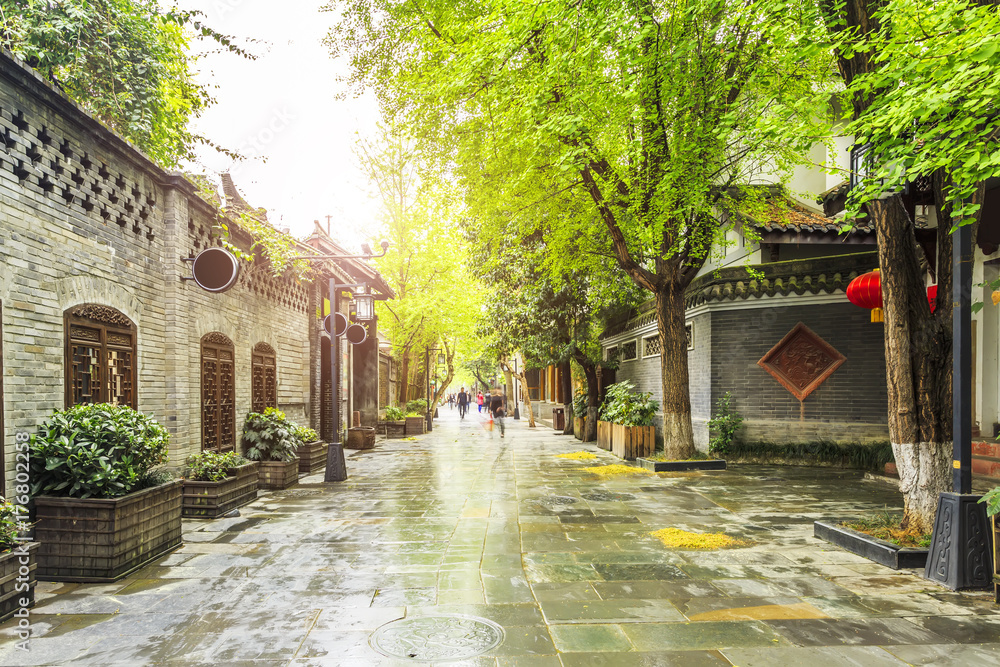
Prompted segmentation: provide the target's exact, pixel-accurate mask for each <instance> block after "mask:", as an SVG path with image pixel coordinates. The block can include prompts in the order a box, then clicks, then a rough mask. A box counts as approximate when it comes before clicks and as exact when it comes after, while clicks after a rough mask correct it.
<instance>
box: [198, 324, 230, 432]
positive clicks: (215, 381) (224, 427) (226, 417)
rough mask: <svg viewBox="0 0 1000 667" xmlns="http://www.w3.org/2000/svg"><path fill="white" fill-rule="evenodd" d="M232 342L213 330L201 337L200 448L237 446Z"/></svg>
mask: <svg viewBox="0 0 1000 667" xmlns="http://www.w3.org/2000/svg"><path fill="white" fill-rule="evenodd" d="M234 359H235V355H234V352H233V343H232V341H231V340H229V338H227V337H226V336H224V335H222V334H220V333H216V332H213V333H211V334H208V335H207V336H205V337H204V338H202V340H201V448H202V449H214V450H218V451H223V452H225V451H231V450H233V449H235V447H236V374H235V364H234Z"/></svg>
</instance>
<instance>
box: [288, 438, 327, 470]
mask: <svg viewBox="0 0 1000 667" xmlns="http://www.w3.org/2000/svg"><path fill="white" fill-rule="evenodd" d="M329 448H330V446H329V445H328V444H326V443H325V442H323V441H322V440H314V441H313V442H307V443H306V444H304V445H302V446H301V447H299V448H298V449H297V450H296V451H295V453H296V454H298V456H299V472H300V473H304V474H306V475H311V474H313V473H314V472H319V471H320V470H323V469H324V468H326V450H327V449H329Z"/></svg>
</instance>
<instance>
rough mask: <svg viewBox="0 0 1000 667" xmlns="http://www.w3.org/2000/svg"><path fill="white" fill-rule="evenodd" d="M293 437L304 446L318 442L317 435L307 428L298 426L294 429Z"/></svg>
mask: <svg viewBox="0 0 1000 667" xmlns="http://www.w3.org/2000/svg"><path fill="white" fill-rule="evenodd" d="M295 437H296V438H298V440H299V443H300V444H303V445H305V444H307V443H310V442H316V441H317V440H319V433H317V432H316V431H315V430H314V429H311V428H309V427H308V426H299V427H297V428H296V429H295Z"/></svg>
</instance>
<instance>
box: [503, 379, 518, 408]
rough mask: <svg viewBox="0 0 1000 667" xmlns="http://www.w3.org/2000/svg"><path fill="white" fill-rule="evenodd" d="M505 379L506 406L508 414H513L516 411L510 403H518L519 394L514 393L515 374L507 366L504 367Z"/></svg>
mask: <svg viewBox="0 0 1000 667" xmlns="http://www.w3.org/2000/svg"><path fill="white" fill-rule="evenodd" d="M503 379H504V386H506V387H507V405H506V406H504V407H505V409H506V410H507V415H508V416H513V414H514V411H513V410H512V409H511V407H510V404H511V403H513V404H514V405H517V396H515V395H514V374H513V373H511V372H510V371H509V370H507V369H506V368H505V369H503Z"/></svg>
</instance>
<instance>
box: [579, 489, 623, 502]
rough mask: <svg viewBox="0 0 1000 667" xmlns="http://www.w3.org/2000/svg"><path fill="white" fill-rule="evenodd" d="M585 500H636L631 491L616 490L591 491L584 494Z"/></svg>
mask: <svg viewBox="0 0 1000 667" xmlns="http://www.w3.org/2000/svg"><path fill="white" fill-rule="evenodd" d="M583 499H584V500H595V501H598V502H612V501H615V500H635V496H633V495H632V494H631V493H616V492H614V491H591V492H590V493H584V494H583Z"/></svg>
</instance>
